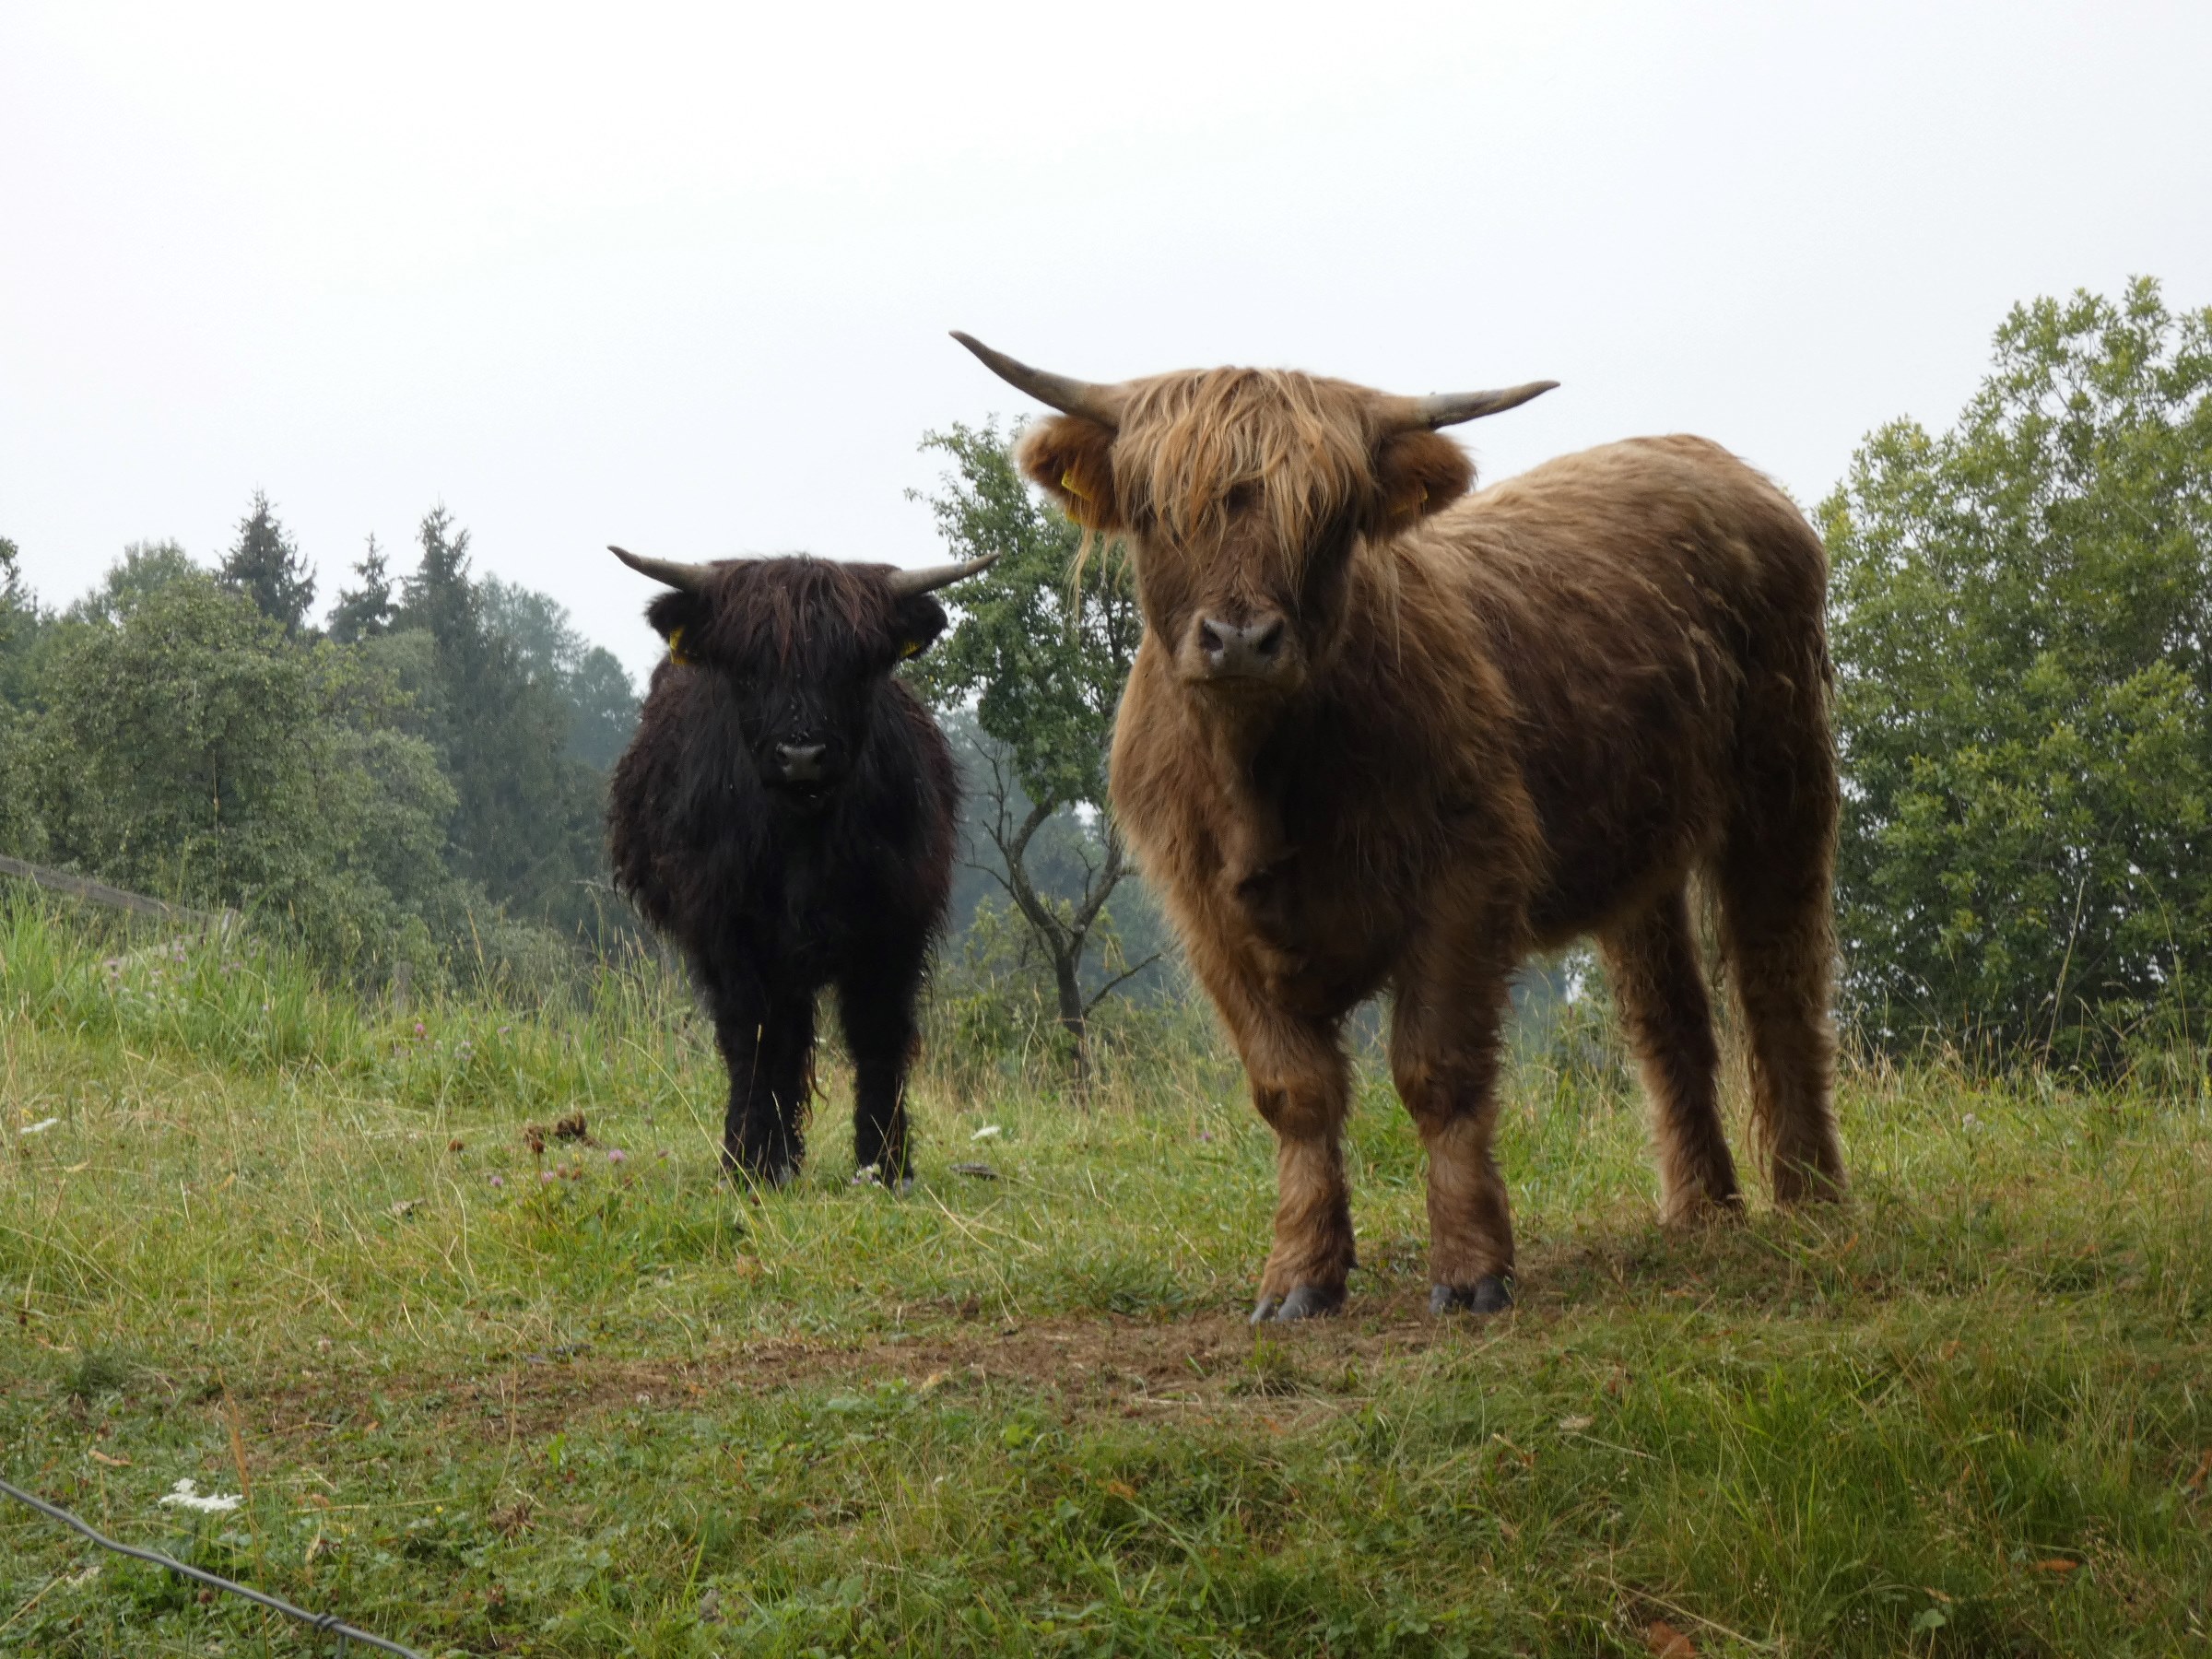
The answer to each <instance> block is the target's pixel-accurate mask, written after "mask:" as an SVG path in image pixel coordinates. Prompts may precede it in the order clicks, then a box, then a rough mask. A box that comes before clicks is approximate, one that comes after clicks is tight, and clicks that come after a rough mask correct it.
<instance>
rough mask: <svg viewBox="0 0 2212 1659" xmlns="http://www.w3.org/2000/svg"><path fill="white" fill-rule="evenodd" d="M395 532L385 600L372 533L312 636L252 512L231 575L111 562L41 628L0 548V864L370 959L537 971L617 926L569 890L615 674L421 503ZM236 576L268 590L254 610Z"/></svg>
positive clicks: (283, 552)
mask: <svg viewBox="0 0 2212 1659" xmlns="http://www.w3.org/2000/svg"><path fill="white" fill-rule="evenodd" d="M421 539H422V558H421V559H420V562H419V564H418V568H417V569H416V570H415V571H414V572H413V573H412V574H411V575H410V576H409V577H408V579H407V580H406V583H405V587H404V591H403V592H402V593H400V594H394V582H393V580H392V578H391V576H390V575H389V574H388V573H387V571H386V568H385V564H384V559H383V555H382V552H381V550H380V549H378V547H376V545H375V543H374V541H373V539H372V540H371V543H370V546H369V549H368V551H367V553H366V554H365V555H364V557H363V559H362V561H361V565H360V567H359V572H358V573H359V585H358V586H357V587H355V588H353V589H350V590H349V591H348V592H347V593H346V594H342V595H341V597H340V601H339V605H338V606H337V607H336V608H335V612H334V627H333V628H332V630H331V633H330V634H329V635H328V636H326V637H322V638H318V637H316V635H315V634H314V633H313V630H312V628H311V627H309V626H308V622H307V618H305V616H304V614H303V613H300V612H299V611H296V610H294V609H293V608H291V606H293V604H294V602H295V601H296V602H298V603H301V604H303V603H304V600H305V595H306V594H307V593H308V591H309V588H310V587H312V581H309V580H308V579H306V578H305V574H304V571H303V570H300V569H299V568H298V567H295V566H293V565H291V564H290V563H289V562H288V561H289V560H291V559H295V558H296V550H295V549H293V548H292V547H291V543H290V541H289V538H288V537H287V536H286V535H284V534H283V531H282V527H281V526H280V525H278V524H277V523H276V521H275V517H274V514H273V513H272V512H269V511H268V505H267V502H266V500H265V498H262V497H259V496H257V497H256V498H255V500H254V503H253V512H251V513H250V514H249V515H248V517H247V519H246V521H245V524H244V525H243V526H242V528H241V548H242V549H244V550H245V552H246V553H253V554H254V558H253V559H249V558H246V557H245V556H244V555H243V554H241V552H239V551H238V550H234V551H233V554H232V556H231V558H230V559H229V560H227V561H226V564H225V566H224V568H223V570H222V571H206V570H204V569H202V568H201V567H200V566H198V565H196V564H195V563H194V561H193V560H192V559H190V558H189V557H188V556H187V555H186V554H185V552H184V550H183V549H182V547H178V546H177V545H176V544H175V543H173V542H158V543H139V544H135V545H133V546H132V547H129V548H127V549H126V550H125V552H124V557H123V559H121V560H119V561H118V563H117V564H116V565H115V566H114V567H113V568H112V569H111V570H110V571H108V572H107V573H106V575H105V576H104V577H103V578H102V580H101V581H100V582H99V583H98V584H97V585H96V586H95V588H94V589H93V591H92V592H91V593H90V594H88V595H87V596H86V597H85V598H84V599H82V600H80V601H79V602H78V603H77V604H76V605H75V606H71V607H70V609H69V611H68V612H67V613H66V614H65V616H64V617H62V618H48V617H46V616H44V615H43V614H42V613H41V612H40V611H39V610H38V608H37V606H35V605H34V604H33V603H32V602H31V600H30V597H29V594H28V593H27V592H26V591H25V590H24V589H23V587H22V584H21V582H20V581H19V579H18V577H17V575H16V568H15V559H14V549H13V547H11V546H7V545H6V544H0V851H5V852H6V853H11V854H14V855H16V856H20V857H29V858H34V859H38V860H41V861H44V862H52V863H57V864H62V865H70V866H73V867H75V868H76V869H77V870H79V871H81V872H83V873H85V874H88V875H92V876H96V877H101V878H103V879H106V880H109V881H112V882H115V883H118V884H120V885H123V886H125V887H132V888H139V889H141V890H145V891H150V892H153V893H155V894H158V895H160V896H163V897H167V898H171V899H175V900H182V901H183V902H185V903H187V904H191V905H194V906H201V907H210V908H211V907H215V906H218V905H219V906H228V907H234V908H239V909H243V910H250V911H253V912H255V913H256V914H258V915H260V916H261V917H263V918H265V919H268V918H282V919H283V924H284V925H286V926H288V927H290V928H292V929H293V930H294V931H296V932H297V933H298V934H299V935H301V936H303V937H305V938H306V939H307V940H308V941H309V942H310V944H311V945H312V947H314V948H316V949H317V950H318V951H319V952H320V953H321V954H323V955H324V957H325V958H326V959H334V960H340V961H352V962H357V963H361V964H363V965H368V966H373V965H374V964H376V963H383V962H390V961H393V960H396V959H399V958H401V957H406V958H407V959H411V960H413V961H415V962H416V963H418V965H427V963H428V961H429V959H430V958H431V957H432V956H433V955H436V954H439V953H441V952H442V953H443V954H444V955H445V956H446V958H447V959H449V960H453V965H455V966H458V967H464V968H465V970H466V971H472V972H474V971H485V970H491V971H497V970H498V968H499V966H500V965H501V964H507V965H512V964H514V963H516V962H517V961H518V960H521V959H527V960H529V961H531V962H533V963H535V968H536V969H538V970H542V969H544V968H546V967H547V966H548V965H549V964H551V963H552V961H553V960H554V959H555V958H556V957H557V956H558V955H559V952H560V951H561V950H562V948H563V947H562V944H561V935H570V934H571V932H572V930H573V929H574V928H575V927H577V926H579V925H582V924H589V925H591V926H592V927H593V928H594V930H595V931H597V930H603V929H604V928H605V927H606V926H610V925H611V926H612V927H615V928H617V929H621V928H624V927H626V926H627V925H628V923H627V918H626V912H621V911H619V909H616V910H614V911H612V912H603V910H602V908H601V907H600V906H599V905H598V904H597V903H596V902H595V901H594V896H593V895H594V888H597V887H599V886H600V885H603V884H602V882H601V877H602V875H603V870H602V861H603V858H604V853H603V852H602V850H601V841H600V831H599V820H600V815H601V806H600V802H601V794H602V790H603V780H602V777H601V773H600V771H597V770H595V769H594V766H592V765H591V764H587V763H586V761H585V760H584V759H579V758H578V754H579V752H580V750H581V749H582V747H583V746H582V744H580V743H579V741H578V734H579V732H580V731H584V732H587V734H588V735H589V737H590V739H591V742H592V745H593V747H592V751H591V752H592V754H593V756H594V757H596V756H598V755H601V754H604V755H606V758H607V759H612V754H613V751H614V750H615V749H617V748H618V747H619V746H620V744H621V742H622V741H624V740H625V739H626V738H627V736H628V734H629V725H630V724H631V723H632V722H633V721H634V712H635V697H634V694H633V693H632V692H631V690H630V688H629V679H628V677H627V676H626V675H624V674H623V673H622V670H621V665H619V663H618V662H616V661H615V660H614V659H613V658H612V657H611V656H609V655H608V654H607V653H604V652H596V653H595V652H594V651H592V650H590V649H589V648H587V647H586V646H585V645H584V643H583V641H582V640H581V639H579V638H578V637H577V636H576V635H575V633H574V630H573V629H571V628H570V627H569V625H568V618H567V616H566V614H565V613H564V612H562V611H561V610H560V608H559V606H556V605H554V604H553V603H552V602H551V601H550V600H547V599H545V598H543V597H542V595H537V594H530V593H528V592H527V591H526V590H522V589H514V588H505V587H501V586H500V585H499V584H495V583H485V582H477V580H476V579H475V578H473V577H472V575H471V574H470V571H469V569H468V563H469V560H468V537H467V533H466V532H465V531H464V530H462V529H460V528H459V527H458V526H457V525H455V524H454V523H453V519H452V516H451V515H450V514H449V513H447V512H445V511H444V510H443V509H442V508H441V509H438V510H435V511H433V512H431V513H430V514H429V516H428V517H427V518H426V520H425V521H424V524H423V526H422V530H421ZM256 549H259V552H256V551H255V550H256ZM270 549H275V550H276V552H277V555H280V557H271V558H268V559H262V558H261V557H260V555H261V554H262V553H268V552H269V551H270ZM255 571H261V572H263V573H265V574H266V573H269V572H271V571H274V572H276V573H277V575H279V576H284V575H285V572H286V571H290V572H291V574H290V575H289V576H287V577H286V578H285V579H286V581H288V582H291V585H290V586H288V587H281V586H280V588H279V590H278V592H279V602H278V604H277V612H276V613H275V614H272V612H271V611H270V610H269V608H268V606H267V603H266V601H267V598H268V595H267V594H264V593H261V592H259V591H258V590H257V588H256V585H255V582H254V580H253V578H254V573H255ZM303 582H305V585H302V583H303ZM287 594H288V595H289V597H285V596H284V595H287ZM517 617H523V618H529V619H530V621H531V625H532V627H533V628H535V629H536V631H535V633H531V632H529V630H528V629H524V630H522V631H523V632H524V633H525V634H526V635H527V637H517V635H516V631H515V630H514V629H511V628H510V627H509V626H508V625H509V623H511V622H512V621H513V620H514V618H517ZM547 639H551V640H553V641H555V642H556V645H557V647H558V649H557V650H556V651H555V653H554V654H555V656H556V657H557V658H558V661H556V662H553V663H552V664H551V665H550V666H548V665H547V663H546V662H543V661H541V660H540V658H539V656H538V655H537V654H534V653H539V652H540V651H541V649H542V647H543V646H544V643H545V641H546V640H547ZM601 659H605V660H604V661H602V660H601ZM457 952H458V953H460V954H462V955H465V957H466V958H467V960H466V961H465V962H463V961H460V960H457V959H455V958H456V953H457Z"/></svg>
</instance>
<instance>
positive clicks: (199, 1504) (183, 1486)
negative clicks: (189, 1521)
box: [161, 1480, 244, 1515]
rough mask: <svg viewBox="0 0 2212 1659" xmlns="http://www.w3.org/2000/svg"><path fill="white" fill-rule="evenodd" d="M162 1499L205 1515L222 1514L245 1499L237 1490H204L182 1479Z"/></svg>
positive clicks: (177, 1506)
mask: <svg viewBox="0 0 2212 1659" xmlns="http://www.w3.org/2000/svg"><path fill="white" fill-rule="evenodd" d="M161 1501H162V1502H163V1503H164V1504H170V1505H173V1506H175V1507H176V1508H178V1509H188V1510H196V1511H197V1512H200V1513H201V1514H203V1515H220V1514H225V1513H228V1512H229V1511H231V1510H234V1509H236V1508H237V1507H238V1506H239V1505H240V1504H241V1502H243V1501H244V1500H242V1499H241V1498H240V1497H239V1495H238V1494H237V1493H236V1492H203V1491H201V1490H200V1488H199V1487H198V1485H197V1484H196V1483H195V1482H193V1481H190V1480H180V1481H178V1482H177V1484H176V1485H175V1486H174V1487H172V1488H171V1489H170V1493H169V1496H168V1497H166V1498H164V1499H162V1500H161Z"/></svg>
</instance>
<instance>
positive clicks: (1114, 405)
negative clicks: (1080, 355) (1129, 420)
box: [952, 328, 1129, 428]
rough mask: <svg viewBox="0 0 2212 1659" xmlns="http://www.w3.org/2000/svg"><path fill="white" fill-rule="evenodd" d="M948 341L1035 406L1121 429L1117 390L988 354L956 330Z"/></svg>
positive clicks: (1120, 392)
mask: <svg viewBox="0 0 2212 1659" xmlns="http://www.w3.org/2000/svg"><path fill="white" fill-rule="evenodd" d="M952 337H953V338H954V339H956V340H958V341H959V343H960V344H961V345H963V346H965V347H968V349H969V350H971V351H972V352H974V353H975V355H976V356H977V357H978V358H980V359H982V364H983V367H984V368H986V369H988V370H990V371H991V372H992V373H994V374H995V375H997V376H998V378H999V379H1000V380H1003V381H1005V382H1006V384H1007V385H1009V386H1012V387H1014V388H1015V389H1016V390H1018V391H1021V392H1027V393H1028V394H1030V396H1031V397H1033V398H1035V399H1036V400H1037V401H1038V402H1039V403H1041V404H1050V405H1051V406H1053V408H1055V409H1057V410H1059V411H1060V413H1061V414H1063V415H1080V416H1082V417H1083V418H1085V419H1086V420H1095V421H1097V422H1098V423H1099V424H1100V426H1102V427H1109V428H1119V427H1120V426H1121V424H1122V406H1123V405H1124V403H1125V402H1127V400H1128V395H1129V394H1127V393H1126V392H1125V391H1124V390H1123V388H1121V387H1120V386H1112V385H1099V384H1096V383H1094V382H1090V381H1079V380H1070V379H1069V378H1068V377H1067V376H1066V375H1065V374H1050V373H1047V372H1046V371H1044V370H1042V369H1032V368H1030V366H1029V365H1028V364H1027V363H1024V362H1021V361H1018V359H1014V358H1010V357H1008V356H1007V355H1006V353H1005V352H1003V351H994V350H992V349H991V347H988V346H986V345H984V344H983V343H982V341H981V340H979V339H977V338H976V337H975V336H974V335H971V334H962V333H961V332H960V331H959V329H957V328H956V329H954V330H953V331H952Z"/></svg>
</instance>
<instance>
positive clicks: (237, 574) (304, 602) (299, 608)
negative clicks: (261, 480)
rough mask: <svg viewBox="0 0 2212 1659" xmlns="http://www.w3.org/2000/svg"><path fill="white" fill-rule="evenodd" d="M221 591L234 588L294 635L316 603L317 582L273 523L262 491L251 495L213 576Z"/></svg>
mask: <svg viewBox="0 0 2212 1659" xmlns="http://www.w3.org/2000/svg"><path fill="white" fill-rule="evenodd" d="M216 574H217V576H218V580H220V581H221V582H222V583H223V585H224V586H225V587H229V588H235V589H237V590H238V591H239V592H240V593H241V594H245V595H246V597H248V598H249V599H251V600H253V604H254V606H255V607H256V608H257V609H259V610H260V612H261V614H262V615H263V616H265V617H266V618H269V619H270V620H271V621H273V622H277V623H279V624H281V625H282V627H283V629H284V630H285V632H287V633H297V632H298V631H299V629H300V625H301V624H302V623H304V622H305V621H306V620H307V613H308V609H309V607H310V606H312V605H313V604H314V602H315V579H314V577H313V576H312V574H310V573H309V567H308V563H307V560H306V559H304V558H302V557H301V556H300V548H299V546H298V544H297V543H295V542H294V541H293V540H292V538H291V537H290V536H289V535H286V534H285V529H284V526H283V525H282V524H278V523H277V514H276V512H275V510H274V509H272V508H271V507H270V505H269V498H268V495H267V493H266V492H265V491H263V490H259V489H257V490H255V491H254V492H253V510H252V511H251V512H248V513H247V514H246V516H245V517H244V518H242V519H241V520H240V521H239V524H238V546H236V547H233V548H231V549H230V551H229V554H227V555H226V556H225V557H224V559H223V562H222V566H221V568H220V569H219V570H218V571H217V572H216Z"/></svg>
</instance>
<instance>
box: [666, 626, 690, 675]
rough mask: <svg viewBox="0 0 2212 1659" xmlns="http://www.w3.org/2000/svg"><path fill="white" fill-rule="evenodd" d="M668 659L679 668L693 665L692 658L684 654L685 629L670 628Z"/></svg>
mask: <svg viewBox="0 0 2212 1659" xmlns="http://www.w3.org/2000/svg"><path fill="white" fill-rule="evenodd" d="M668 660H669V661H670V662H672V663H674V664H675V665H677V667H678V668H688V667H690V666H691V659H690V658H689V657H688V656H686V655H685V654H684V630H683V629H680V628H672V629H669V630H668Z"/></svg>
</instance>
